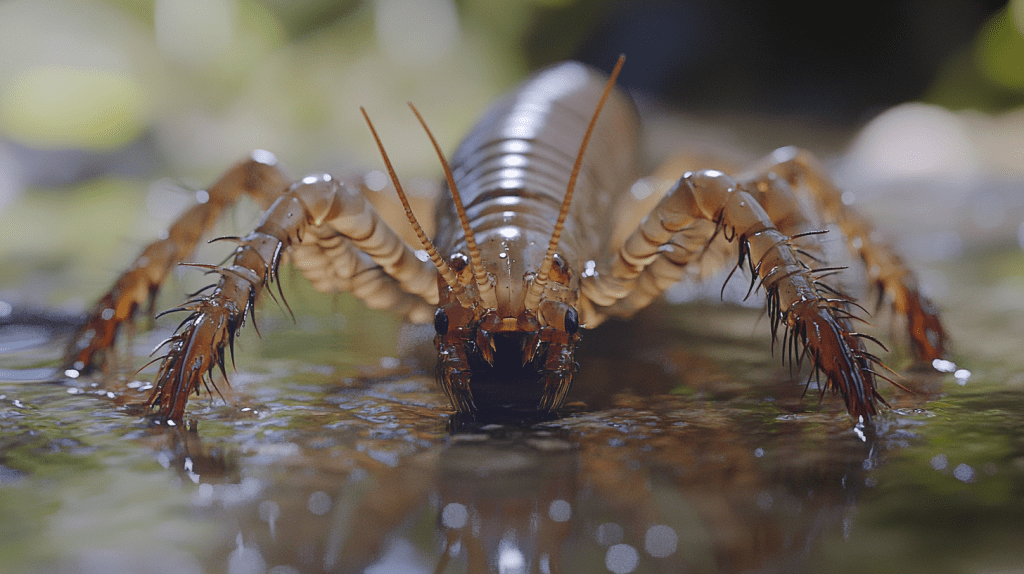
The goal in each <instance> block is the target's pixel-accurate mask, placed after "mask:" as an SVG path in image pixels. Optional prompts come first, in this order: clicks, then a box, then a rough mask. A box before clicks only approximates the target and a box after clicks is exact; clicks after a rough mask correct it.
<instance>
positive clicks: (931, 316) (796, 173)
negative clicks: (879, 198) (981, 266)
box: [755, 147, 948, 362]
mask: <svg viewBox="0 0 1024 574" xmlns="http://www.w3.org/2000/svg"><path fill="white" fill-rule="evenodd" d="M755 170H756V171H758V172H761V173H765V174H774V175H776V176H778V177H779V178H780V179H783V180H785V181H786V182H788V183H789V185H791V186H792V187H793V188H794V189H795V190H797V191H798V192H800V193H802V194H804V195H805V196H806V197H808V198H809V199H810V200H811V201H812V202H814V203H815V204H816V205H817V206H818V208H819V210H820V212H821V213H823V214H824V216H825V217H826V218H827V220H828V221H829V222H834V223H835V225H836V226H838V228H839V230H840V231H841V232H842V234H843V236H844V237H845V238H846V242H847V246H848V248H849V250H850V253H851V254H852V255H853V256H854V257H858V258H860V259H861V260H862V261H863V262H864V267H865V270H866V272H867V274H868V278H869V280H870V281H872V282H873V283H874V284H875V285H876V286H877V287H878V290H879V292H880V293H881V294H882V295H883V296H884V297H885V298H886V300H888V302H889V304H890V305H891V307H892V309H893V312H894V313H895V315H896V316H898V317H902V318H904V319H905V320H906V326H907V333H908V335H909V338H910V341H911V344H912V347H913V350H914V353H915V355H916V356H917V357H918V358H919V359H921V360H923V361H928V362H930V361H932V360H934V359H939V358H942V357H943V356H945V354H946V351H947V349H946V347H947V346H948V338H947V336H946V332H945V330H944V329H943V327H942V323H941V322H940V320H939V316H938V310H937V308H936V306H935V304H934V303H932V301H931V300H929V299H928V298H927V297H926V296H924V295H923V294H922V293H921V291H920V289H919V287H918V281H917V277H916V276H915V275H914V273H913V272H912V271H911V270H910V269H909V268H908V267H907V265H906V264H905V263H904V262H903V260H902V259H901V258H900V257H899V256H898V255H897V254H896V253H895V251H894V250H893V249H892V247H891V246H889V245H887V244H885V243H884V242H882V241H880V240H879V239H878V238H877V233H875V232H874V229H873V227H872V225H871V224H870V223H869V222H868V220H867V218H865V217H864V216H863V215H861V214H860V213H858V212H857V211H856V210H855V209H853V208H852V207H850V206H848V205H846V204H845V203H843V200H842V192H841V191H840V190H839V189H838V188H837V187H836V186H835V184H834V183H833V182H832V180H831V178H829V176H828V175H827V173H826V171H825V169H824V167H822V166H821V163H820V162H819V161H818V160H817V159H816V158H815V157H814V155H813V154H811V153H810V152H807V151H805V150H801V149H798V148H794V147H784V148H780V149H778V150H776V151H775V152H773V153H772V154H771V155H769V156H768V157H767V158H765V159H764V160H762V161H761V163H760V164H759V165H758V166H757V167H756V168H755Z"/></svg>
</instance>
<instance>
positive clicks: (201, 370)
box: [148, 175, 438, 421]
mask: <svg viewBox="0 0 1024 574" xmlns="http://www.w3.org/2000/svg"><path fill="white" fill-rule="evenodd" d="M232 239H233V240H234V241H235V242H237V243H238V248H237V249H236V252H235V256H234V260H233V261H232V262H231V263H230V264H228V265H225V266H214V265H196V266H198V267H202V268H205V269H207V270H209V271H210V272H211V273H216V274H218V275H219V276H220V280H219V282H218V283H217V284H216V285H212V286H211V287H213V290H212V291H211V292H210V293H209V294H206V295H197V296H195V297H193V298H192V299H190V300H189V301H187V302H185V303H184V304H182V305H181V306H179V307H177V308H176V309H173V310H172V311H188V312H189V316H188V317H187V318H186V319H185V321H184V322H183V323H182V324H181V326H180V327H179V329H178V331H177V333H175V335H174V336H173V337H171V338H170V339H168V340H167V341H166V342H165V343H164V345H168V346H169V348H168V353H167V354H166V355H165V356H163V357H162V362H161V364H160V368H159V370H158V373H157V380H156V382H155V385H154V386H155V389H154V391H153V394H152V395H151V396H150V398H149V401H148V405H149V406H150V407H151V408H153V409H155V410H156V411H157V412H156V418H157V419H158V420H171V421H179V420H181V418H182V416H183V414H184V411H185V406H186V403H187V401H188V397H189V396H190V395H191V394H192V393H198V392H199V387H200V386H201V385H202V386H205V387H207V389H208V390H209V389H210V386H211V385H214V387H215V384H214V383H213V380H212V374H213V370H214V368H219V369H220V371H221V373H222V374H223V375H225V378H226V369H225V359H226V355H227V353H228V352H230V351H231V349H232V347H233V342H234V338H235V336H236V335H237V334H238V333H239V332H240V331H241V328H242V326H243V324H244V321H245V315H246V313H248V314H249V315H250V316H252V315H253V313H254V311H253V306H254V304H255V301H256V297H257V295H258V294H259V293H260V291H261V290H262V289H263V288H264V287H266V286H267V285H268V284H269V283H270V282H272V281H274V280H275V278H276V277H277V271H278V266H279V265H280V262H281V259H282V257H283V256H284V254H285V253H292V252H293V250H294V253H293V255H294V259H295V260H296V263H297V265H298V266H299V268H300V269H301V270H302V272H303V273H304V274H305V275H306V276H308V277H310V278H311V279H312V280H313V281H314V284H315V285H317V287H318V288H320V289H321V290H339V289H350V290H351V291H352V292H353V293H355V294H356V295H358V296H360V297H362V298H363V299H364V300H365V301H366V302H367V303H368V304H369V305H370V306H376V307H380V306H389V307H394V308H398V309H404V310H405V311H406V313H407V314H409V315H410V316H412V317H414V318H419V319H420V320H422V319H423V318H424V317H429V316H430V315H431V312H432V307H431V305H432V304H436V303H437V297H438V291H437V271H436V269H435V267H434V265H433V264H432V263H430V262H429V261H428V262H423V261H421V260H420V259H418V258H417V257H416V255H415V252H414V251H413V249H412V248H411V247H409V246H408V245H407V244H406V243H405V242H404V241H403V240H402V239H401V238H400V237H399V236H398V235H397V234H396V233H395V232H394V231H393V230H392V229H391V228H390V227H389V226H388V225H387V224H385V223H384V221H383V220H382V219H381V216H380V215H379V214H378V213H377V211H376V209H374V208H373V206H371V205H370V204H369V202H367V201H366V199H365V198H364V196H363V194H362V193H361V192H360V190H358V189H356V188H355V187H354V186H349V185H345V184H344V183H342V182H340V181H338V180H336V179H334V178H332V177H331V176H329V175H313V176H308V177H306V178H304V179H302V180H301V181H300V182H297V183H295V184H293V185H292V186H291V188H290V189H289V190H288V191H287V193H285V194H284V195H282V196H281V197H280V198H279V199H278V200H277V201H275V202H274V204H273V205H272V206H271V207H270V209H269V210H268V211H267V212H266V214H265V215H264V216H263V219H262V220H261V221H260V223H259V225H258V226H257V228H256V230H254V231H253V232H252V233H250V234H248V235H246V236H245V237H238V238H232ZM325 269H326V271H325Z"/></svg>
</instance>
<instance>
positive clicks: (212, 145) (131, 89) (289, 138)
mask: <svg viewBox="0 0 1024 574" xmlns="http://www.w3.org/2000/svg"><path fill="white" fill-rule="evenodd" d="M1022 27H1024V0H1013V1H1012V2H1010V3H1009V4H1007V3H1004V2H992V1H982V0H973V1H968V0H934V1H931V0H910V1H902V2H887V3H878V5H872V6H861V5H857V4H849V5H844V6H842V7H837V6H835V5H831V4H825V3H817V4H816V3H778V2H773V3H748V2H740V1H735V0H730V1H715V2H711V1H703V0H678V1H663V0H590V1H583V0H576V1H574V0H527V1H519V2H509V1H504V0H458V1H455V0H375V1H355V0H352V1H337V2H332V1H325V0H261V1H260V0H156V1H152V0H148V1H143V0H5V1H2V2H0V228H2V233H3V234H4V236H3V241H2V242H0V263H2V265H0V267H2V268H3V270H2V271H0V284H2V285H3V288H0V295H3V294H4V293H5V291H4V288H8V289H9V288H11V287H14V288H15V289H16V290H17V292H18V293H19V295H20V297H21V298H24V297H25V296H26V293H28V294H29V296H30V298H31V296H32V295H33V294H36V293H41V292H48V293H50V291H48V289H50V288H52V287H53V286H52V285H49V284H47V285H46V286H45V287H46V288H45V289H44V288H42V281H43V280H42V279H39V283H38V285H39V286H40V289H39V290H36V289H34V288H33V287H32V285H33V283H32V276H31V273H32V270H39V269H61V270H62V271H68V270H69V272H70V274H71V275H70V279H69V280H67V281H65V282H62V283H63V284H62V285H61V286H57V287H56V288H57V289H58V290H60V289H63V292H60V293H57V294H56V295H54V294H53V293H50V295H49V296H47V297H45V298H44V299H43V300H41V301H35V302H36V303H45V304H52V303H53V302H55V301H57V302H65V301H67V300H68V298H69V297H70V298H71V299H72V301H71V303H70V307H72V308H74V307H77V308H81V307H82V306H83V305H84V304H85V300H86V299H88V298H89V297H91V296H93V295H94V294H95V293H97V292H99V291H100V290H101V289H102V288H103V285H104V283H105V282H106V281H107V280H109V278H110V277H111V276H113V274H114V273H115V272H116V270H117V269H119V268H120V267H121V266H123V265H124V262H126V261H129V260H130V259H129V258H130V257H131V256H132V255H133V254H134V253H135V252H137V249H138V248H139V246H140V245H141V244H142V243H143V242H145V241H146V240H147V239H149V238H151V237H153V236H154V235H155V234H156V233H157V231H156V230H159V229H163V228H165V226H166V223H167V221H168V220H169V218H170V217H172V216H173V215H174V213H176V212H177V211H179V210H180V209H181V207H182V206H183V205H184V204H185V203H186V202H187V201H188V200H189V199H188V196H187V194H174V193H168V189H173V188H177V187H184V188H201V187H203V186H205V185H207V184H209V183H210V181H212V179H213V178H215V177H216V176H217V174H219V173H220V172H221V171H222V170H224V169H225V168H226V167H227V166H229V165H231V164H232V163H233V162H235V161H237V160H238V159H239V158H242V157H245V156H246V155H247V154H248V153H249V152H250V151H251V150H253V149H256V148H262V149H268V150H271V151H273V152H275V153H276V154H277V155H278V156H279V158H280V159H281V160H282V163H283V164H284V165H285V167H286V169H288V170H289V172H290V173H292V174H294V175H300V174H302V173H305V172H307V171H314V170H315V171H331V172H334V173H343V172H344V171H345V170H349V169H357V168H359V167H366V166H370V167H376V166H377V164H378V162H379V160H378V159H377V154H376V151H375V149H374V147H373V145H372V143H371V140H370V138H369V137H368V134H367V130H366V128H365V126H364V125H363V121H362V118H361V116H360V114H359V111H358V108H359V106H360V105H362V106H365V107H366V108H367V110H368V111H369V113H370V114H371V116H372V117H373V118H374V119H375V122H376V123H377V124H378V128H379V130H380V131H381V133H382V136H383V137H384V139H385V142H386V143H387V144H388V147H389V151H390V153H391V155H392V157H393V159H394V160H395V163H396V167H397V168H398V170H399V172H400V174H401V175H402V176H403V177H406V178H408V177H411V176H419V177H435V176H436V174H437V172H438V169H437V167H436V165H435V163H436V160H435V159H434V158H433V154H431V153H427V151H428V150H429V148H428V146H427V145H426V141H425V140H424V139H423V138H422V135H421V134H420V133H419V129H418V128H417V127H416V126H415V124H414V122H413V121H412V117H411V114H410V113H409V112H408V110H407V109H406V107H405V102H407V101H413V102H415V103H416V104H417V105H418V106H419V108H420V109H421V110H422V111H423V112H424V114H425V116H426V117H427V119H428V121H429V122H430V123H431V125H432V127H433V129H434V130H435V132H436V133H437V135H438V138H439V139H440V140H441V143H442V145H443V146H444V147H445V148H446V149H448V150H451V149H454V147H455V145H456V144H457V143H458V140H459V139H460V136H461V135H462V134H464V133H465V131H466V130H467V129H468V128H469V127H470V126H471V125H472V122H473V121H474V119H475V118H476V117H477V116H478V115H479V113H480V112H481V111H482V110H483V109H484V108H485V106H486V105H487V103H488V102H489V101H491V100H492V99H493V98H494V97H496V96H497V95H499V94H500V93H502V92H503V91H504V90H506V89H508V88H509V87H510V86H512V85H514V84H515V83H516V82H517V81H518V80H519V79H521V78H522V77H523V76H524V75H525V74H527V73H528V72H529V71H530V70H532V69H536V68H538V67H541V66H543V65H546V64H548V63H551V62H555V61H558V60H562V59H567V58H578V59H581V60H584V61H587V62H589V63H592V64H594V65H596V66H598V67H601V68H604V69H608V68H609V67H610V66H611V64H612V63H613V62H614V60H615V58H616V56H617V55H618V54H619V53H626V54H627V55H628V56H629V61H628V63H627V65H626V68H625V70H624V72H623V75H622V77H621V81H620V83H621V84H622V85H623V86H625V87H626V88H628V89H630V90H632V92H633V93H634V94H635V95H636V96H637V98H638V100H639V102H640V104H641V107H642V108H644V109H645V110H655V111H659V112H660V111H664V110H666V109H668V110H673V111H682V112H684V113H686V114H689V117H691V118H699V121H700V122H706V123H707V124H709V125H716V126H724V127H725V128H726V129H730V130H732V134H733V135H731V136H730V137H727V138H726V139H727V140H729V141H732V142H737V141H738V142H740V143H741V144H747V145H748V148H749V149H748V150H745V151H750V150H753V153H757V154H761V153H764V152H765V151H767V150H768V149H771V147H774V146H778V145H784V144H796V145H803V146H807V147H811V148H813V149H816V150H817V151H819V152H822V153H824V154H826V155H828V154H831V153H837V152H838V151H840V150H842V149H843V148H844V147H845V146H846V145H847V144H848V143H849V140H850V139H851V138H852V137H853V135H854V134H855V132H856V130H857V129H858V128H859V127H860V126H862V125H863V124H864V123H865V122H867V121H868V120H869V119H870V118H872V117H874V116H875V115H877V114H879V113H880V112H882V111H884V110H886V109H888V108H890V107H891V106H894V105H896V104H900V103H903V102H907V101H925V102H931V103H935V104H939V105H941V106H945V107H946V108H948V109H951V110H962V109H972V110H979V111H983V112H985V113H987V114H1006V113H1008V111H1009V110H1014V109H1018V107H1019V106H1020V105H1021V103H1024V39H1022V36H1021V33H1020V30H1021V28H1022ZM986 117H987V116H986ZM1000 118H1003V119H1000V120H999V121H998V130H1003V131H1004V132H1006V133H1007V134H1008V136H1007V137H1008V138H1009V139H1007V138H1003V139H1000V140H999V141H998V142H996V143H995V144H994V145H993V146H992V148H993V149H999V150H1003V151H1001V152H1000V153H1002V154H1003V155H1004V156H1005V155H1006V151H1005V150H1006V149H1007V148H1010V149H1012V148H1013V145H1007V144H1006V143H1005V142H1006V141H1010V142H1011V143H1012V142H1017V144H1019V143H1020V142H1019V140H1020V137H1021V136H1020V134H1021V133H1022V130H1021V127H1020V122H1021V117H1020V115H1019V114H1018V115H1017V116H1016V117H1011V116H1000ZM1006 118H1008V119H1006ZM947 119H948V118H947ZM976 127H977V125H976V124H969V125H967V128H965V129H967V131H970V132H975V131H978V130H976V129H975V128H976ZM987 129H988V128H986V130H987ZM652 131H654V132H657V131H658V130H657V129H654V130H652ZM986 133H988V131H986ZM737 134H738V135H737ZM755 134H756V135H755ZM876 149H879V148H878V147H877V146H876ZM983 155H985V157H989V156H988V155H987V154H983ZM1020 155H1021V153H1020V152H1019V151H1017V152H1016V153H1010V154H1009V156H1007V157H1005V158H1004V159H1000V160H999V161H998V165H999V167H998V169H1003V170H1005V169H1012V166H1013V165H1017V164H1020V163H1021V162H1019V161H1018V160H1019V159H1020V157H1019V156H1020ZM992 157H995V156H992ZM1006 166H1011V168H1007V167H1006ZM162 178H168V179H167V180H166V181H165V180H164V179H162ZM154 182H155V183H154ZM168 182H173V183H168ZM53 190H58V191H63V192H64V193H51V191H53ZM147 191H148V193H147ZM142 210H145V213H146V217H144V218H140V217H138V215H139V214H140V213H141V212H142ZM243 226H244V225H243ZM84 245H88V246H89V247H90V249H89V250H90V251H91V252H92V253H96V254H98V255H97V256H98V257H99V259H98V261H95V260H90V261H88V262H85V261H83V260H82V259H81V258H80V257H79V255H80V254H81V253H82V247H83V246H84ZM6 293H8V294H9V293H10V291H7V292H6ZM82 293H85V295H83V294H82Z"/></svg>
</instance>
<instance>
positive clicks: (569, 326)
mask: <svg viewBox="0 0 1024 574" xmlns="http://www.w3.org/2000/svg"><path fill="white" fill-rule="evenodd" d="M436 322H437V321H436V317H435V323H436ZM579 329H580V315H579V313H577V312H576V309H575V308H574V307H569V310H568V311H566V312H565V332H566V333H569V334H570V335H575V334H576V331H579Z"/></svg>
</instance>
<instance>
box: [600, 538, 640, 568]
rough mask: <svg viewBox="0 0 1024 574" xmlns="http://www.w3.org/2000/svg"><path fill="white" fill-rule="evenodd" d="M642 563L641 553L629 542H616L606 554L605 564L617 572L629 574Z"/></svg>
mask: <svg viewBox="0 0 1024 574" xmlns="http://www.w3.org/2000/svg"><path fill="white" fill-rule="evenodd" d="M639 564H640V553H639V552H637V551H636V548H633V547H632V546H630V545H629V544H616V545H615V546H612V547H611V548H609V549H608V552H607V553H606V554H605V555H604V565H605V567H606V568H608V570H609V571H611V572H614V573H615V574H629V573H630V572H632V571H634V570H636V567H637V565H639Z"/></svg>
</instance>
